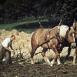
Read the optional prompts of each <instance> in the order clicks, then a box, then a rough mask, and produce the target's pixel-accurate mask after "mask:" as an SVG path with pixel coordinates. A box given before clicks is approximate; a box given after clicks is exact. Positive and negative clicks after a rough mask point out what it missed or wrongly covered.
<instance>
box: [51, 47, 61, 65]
mask: <svg viewBox="0 0 77 77" xmlns="http://www.w3.org/2000/svg"><path fill="white" fill-rule="evenodd" d="M53 51H54V52H55V54H56V55H55V56H54V59H53V60H52V61H51V65H53V64H54V62H55V60H56V59H57V63H58V65H60V64H61V62H60V54H59V52H58V51H57V48H56V47H54V48H53Z"/></svg>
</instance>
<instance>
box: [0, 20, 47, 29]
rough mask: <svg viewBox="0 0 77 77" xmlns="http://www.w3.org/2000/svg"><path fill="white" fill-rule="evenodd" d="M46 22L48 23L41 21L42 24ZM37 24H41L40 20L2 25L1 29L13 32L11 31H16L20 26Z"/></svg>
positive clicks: (0, 25)
mask: <svg viewBox="0 0 77 77" xmlns="http://www.w3.org/2000/svg"><path fill="white" fill-rule="evenodd" d="M45 21H48V20H47V19H44V20H40V22H45ZM36 22H39V19H37V20H31V21H22V22H21V21H18V22H15V23H11V24H0V29H6V30H11V29H14V27H16V26H18V25H21V26H22V25H23V24H26V25H27V24H29V23H36Z"/></svg>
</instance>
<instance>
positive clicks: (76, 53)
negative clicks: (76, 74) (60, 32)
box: [73, 20, 77, 64]
mask: <svg viewBox="0 0 77 77" xmlns="http://www.w3.org/2000/svg"><path fill="white" fill-rule="evenodd" d="M73 29H74V31H75V41H76V48H75V53H74V58H73V64H75V63H76V56H77V21H75V20H74V22H73Z"/></svg>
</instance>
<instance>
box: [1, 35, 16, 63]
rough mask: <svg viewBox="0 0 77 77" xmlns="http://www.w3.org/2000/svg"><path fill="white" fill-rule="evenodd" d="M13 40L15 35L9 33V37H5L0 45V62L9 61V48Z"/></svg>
mask: <svg viewBox="0 0 77 77" xmlns="http://www.w3.org/2000/svg"><path fill="white" fill-rule="evenodd" d="M13 40H15V35H11V37H8V38H5V39H4V40H3V42H2V43H1V45H0V62H1V63H5V64H8V63H11V51H10V49H11V50H13V48H12V41H13Z"/></svg>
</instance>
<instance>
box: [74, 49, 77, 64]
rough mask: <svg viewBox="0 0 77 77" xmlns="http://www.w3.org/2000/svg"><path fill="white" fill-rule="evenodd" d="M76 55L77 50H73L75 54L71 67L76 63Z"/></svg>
mask: <svg viewBox="0 0 77 77" xmlns="http://www.w3.org/2000/svg"><path fill="white" fill-rule="evenodd" d="M76 55H77V48H75V53H74V56H73V65H75V63H76Z"/></svg>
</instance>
